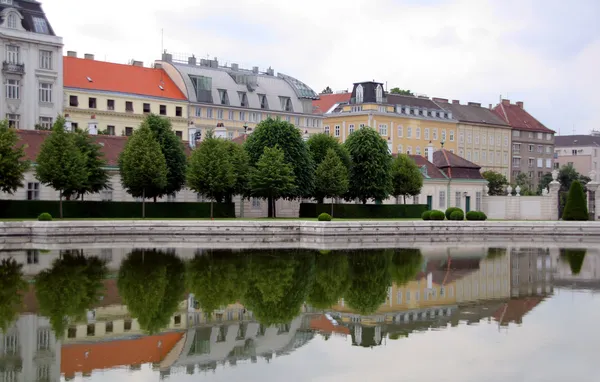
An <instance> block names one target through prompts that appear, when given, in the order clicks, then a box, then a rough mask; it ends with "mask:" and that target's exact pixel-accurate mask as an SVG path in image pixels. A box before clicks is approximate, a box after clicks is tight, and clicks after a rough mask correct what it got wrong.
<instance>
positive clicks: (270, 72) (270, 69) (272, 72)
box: [267, 66, 275, 76]
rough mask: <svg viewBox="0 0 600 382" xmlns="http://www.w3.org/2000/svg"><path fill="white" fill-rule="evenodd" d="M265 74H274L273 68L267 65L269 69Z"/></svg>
mask: <svg viewBox="0 0 600 382" xmlns="http://www.w3.org/2000/svg"><path fill="white" fill-rule="evenodd" d="M267 75H269V76H274V75H275V70H273V69H272V68H271V67H270V66H269V69H267Z"/></svg>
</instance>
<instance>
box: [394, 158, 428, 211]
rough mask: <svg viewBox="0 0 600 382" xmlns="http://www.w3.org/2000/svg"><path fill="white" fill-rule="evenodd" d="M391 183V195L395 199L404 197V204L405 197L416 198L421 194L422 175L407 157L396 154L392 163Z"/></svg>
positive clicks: (413, 162)
mask: <svg viewBox="0 0 600 382" xmlns="http://www.w3.org/2000/svg"><path fill="white" fill-rule="evenodd" d="M392 183H393V186H394V190H393V191H392V194H393V195H394V196H395V197H396V198H399V197H400V196H402V197H404V204H406V197H407V196H417V195H419V194H420V193H421V189H422V188H423V174H421V171H420V170H419V167H418V166H417V164H416V163H415V161H414V160H412V159H411V158H410V157H409V156H408V155H406V154H398V156H397V157H396V158H395V159H394V162H393V163H392Z"/></svg>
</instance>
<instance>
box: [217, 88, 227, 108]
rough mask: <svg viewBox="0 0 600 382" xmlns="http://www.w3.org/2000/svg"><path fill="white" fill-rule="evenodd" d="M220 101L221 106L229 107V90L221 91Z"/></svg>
mask: <svg viewBox="0 0 600 382" xmlns="http://www.w3.org/2000/svg"><path fill="white" fill-rule="evenodd" d="M219 100H221V105H229V96H227V90H224V89H219Z"/></svg>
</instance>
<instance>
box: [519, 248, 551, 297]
mask: <svg viewBox="0 0 600 382" xmlns="http://www.w3.org/2000/svg"><path fill="white" fill-rule="evenodd" d="M510 264H511V296H512V297H519V296H532V295H537V296H539V295H544V294H550V293H552V291H553V288H552V258H551V256H550V250H549V249H547V248H511V249H510Z"/></svg>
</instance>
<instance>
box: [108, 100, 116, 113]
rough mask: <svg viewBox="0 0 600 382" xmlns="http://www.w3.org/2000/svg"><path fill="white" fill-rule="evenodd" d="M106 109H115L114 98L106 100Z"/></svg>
mask: <svg viewBox="0 0 600 382" xmlns="http://www.w3.org/2000/svg"><path fill="white" fill-rule="evenodd" d="M106 110H115V100H114V99H109V100H106Z"/></svg>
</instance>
